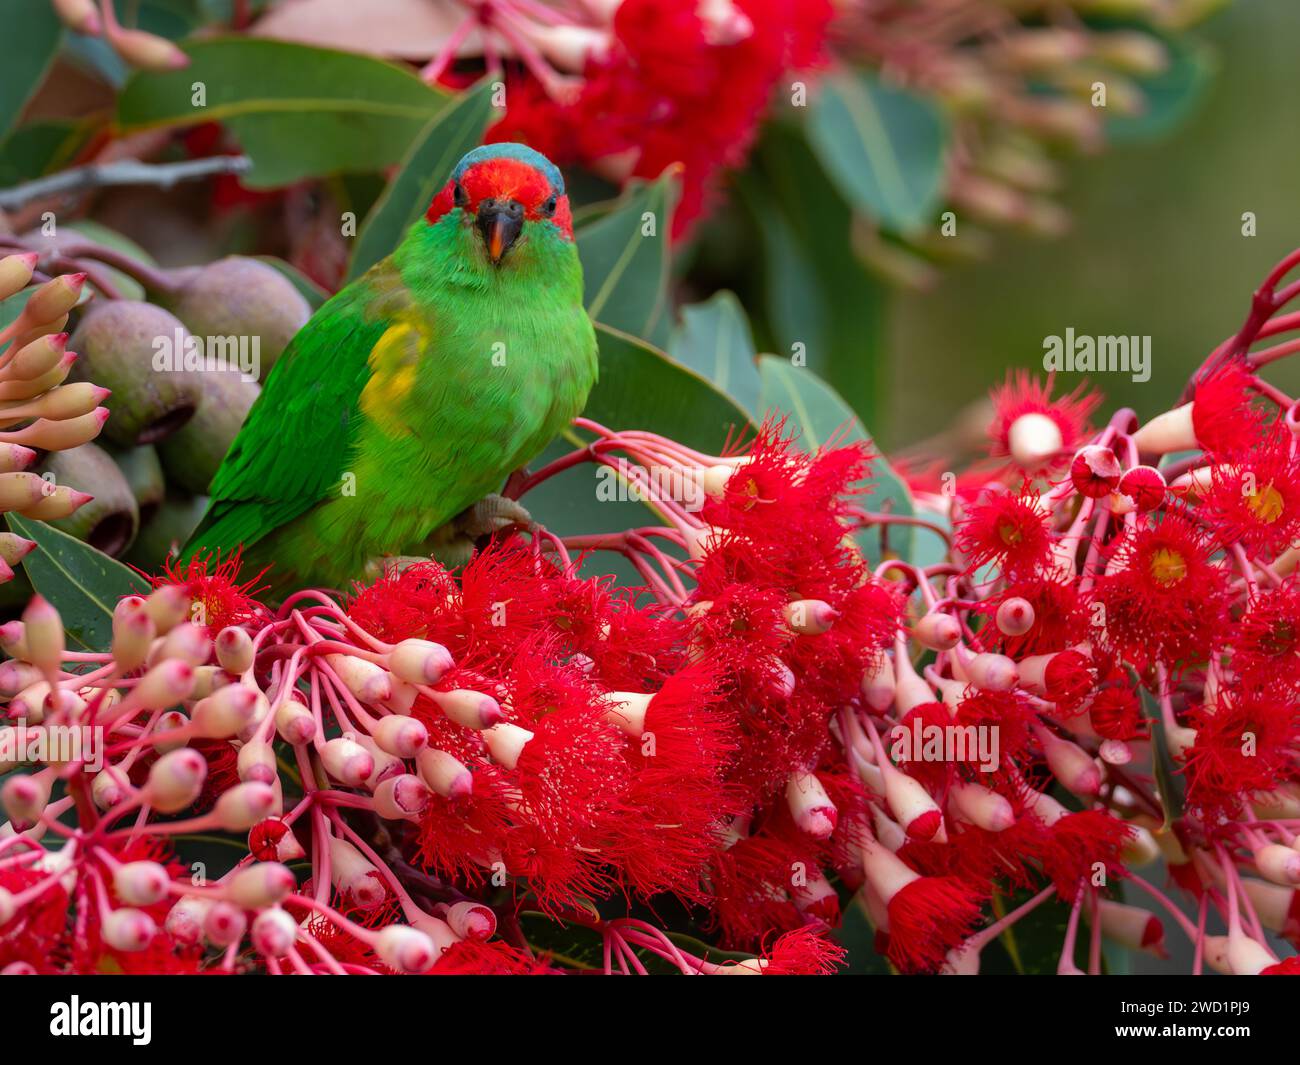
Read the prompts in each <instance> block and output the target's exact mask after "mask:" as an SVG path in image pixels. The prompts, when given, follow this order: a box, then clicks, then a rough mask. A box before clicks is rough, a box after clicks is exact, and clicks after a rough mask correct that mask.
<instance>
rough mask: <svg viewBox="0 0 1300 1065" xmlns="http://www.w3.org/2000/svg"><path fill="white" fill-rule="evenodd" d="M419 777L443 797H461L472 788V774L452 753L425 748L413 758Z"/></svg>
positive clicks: (471, 790)
mask: <svg viewBox="0 0 1300 1065" xmlns="http://www.w3.org/2000/svg"><path fill="white" fill-rule="evenodd" d="M415 765H416V768H417V769H418V770H419V773H420V778H421V779H422V780H423V781H424V782H425V783H426V784H427V785H428V786H429V789H430V790H431V791H434V792H437V793H438V794H439V795H441V796H442V797H443V798H444V799H451V800H453V801H454V800H456V799H463V798H465V797H466V796H467V795H469V794H470V793H471V792H473V790H474V775H473V774H472V773H471V772H470V771H469V769H468V768H467V767H466V766H465V765H464V763H462V762H461V761H460V760H458V759H457V758H456V757H455V756H454V755H451V754H448V753H447V752H446V751H440V750H436V749H433V748H427V747H426V748H425V749H424V750H423V751H421V752H420V753H419V754H418V755H416V758H415Z"/></svg>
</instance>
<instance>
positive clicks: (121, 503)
mask: <svg viewBox="0 0 1300 1065" xmlns="http://www.w3.org/2000/svg"><path fill="white" fill-rule="evenodd" d="M40 472H41V473H42V474H47V475H49V476H50V479H51V480H52V481H53V482H54V483H55V484H61V485H68V486H70V487H72V488H75V489H77V490H78V491H81V492H89V493H90V494H91V495H92V496H94V499H92V500H91V501H90V502H89V503H87V504H85V505H84V506H82V507H80V508H79V509H78V510H77V512H76V513H75V514H71V515H69V516H68V517H66V518H60V519H59V520H58V521H52V522H50V524H51V525H53V526H54V527H55V528H56V529H62V530H63V531H64V532H65V533H68V534H69V535H70V536H75V537H76V538H77V539H78V540H83V541H85V542H86V543H88V544H90V546H91V547H94V548H98V549H99V550H100V551H103V552H104V554H106V555H112V556H113V557H114V558H116V557H117V556H118V555H120V554H122V553H123V552H124V551H125V550H126V549H127V548H128V547H130V546H131V542H132V541H133V540H134V539H135V535H136V532H137V531H138V530H139V528H140V511H139V508H138V507H137V506H136V501H135V496H134V495H133V494H132V492H131V486H130V485H129V484H127V483H126V478H125V477H123V476H122V471H121V470H119V469H118V468H117V464H116V463H115V462H114V461H113V459H112V457H111V456H110V455H109V454H108V452H107V451H105V450H104V449H103V448H102V447H98V446H96V445H95V444H82V445H81V446H80V447H74V448H70V449H69V450H67V451H54V452H51V453H50V454H49V455H48V456H47V457H46V459H45V462H44V463H42V465H41V469H40Z"/></svg>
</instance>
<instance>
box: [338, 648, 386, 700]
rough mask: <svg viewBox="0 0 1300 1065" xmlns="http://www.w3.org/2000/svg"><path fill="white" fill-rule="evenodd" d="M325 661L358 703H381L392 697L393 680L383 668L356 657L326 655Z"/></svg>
mask: <svg viewBox="0 0 1300 1065" xmlns="http://www.w3.org/2000/svg"><path fill="white" fill-rule="evenodd" d="M325 661H326V662H328V663H329V666H330V668H331V669H333V670H334V672H335V673H336V674H338V678H339V680H340V681H342V682H343V686H344V687H345V688H347V690H348V691H350V692H351V693H352V694H353V695H354V696H355V697H356V698H357V700H358V701H360V702H363V703H381V702H383V701H384V700H385V699H388V698H391V697H392V694H393V678H392V676H391V675H390V674H389V672H388V671H387V670H386V669H384V668H383V667H381V666H377V665H375V664H374V663H373V662H367V661H366V660H365V659H364V658H357V657H356V656H355V655H342V654H339V655H326V656H325Z"/></svg>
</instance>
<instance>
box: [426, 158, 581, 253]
mask: <svg viewBox="0 0 1300 1065" xmlns="http://www.w3.org/2000/svg"><path fill="white" fill-rule="evenodd" d="M460 183H461V187H462V188H463V189H464V190H465V195H466V197H467V198H468V200H469V202H468V204H466V205H465V208H464V210H465V211H466V212H468V213H469V214H476V213H477V212H478V206H479V204H480V203H482V202H483V201H484V200H517V201H518V202H519V203H521V204H522V205H523V208H524V217H525V218H527V219H528V220H529V221H531V222H536V221H541V220H543V219H545V218H546V217H547V216H546V215H545V214H543V213H542V205H543V204H544V203H546V201H547V200H549V199H550V198H551V196H552V191H551V183H550V182H549V181H548V180H547V179H546V175H545V174H543V173H542V172H541V171H540V170H538V169H537V168H536V167H532V166H529V165H528V164H527V163H525V162H522V161H520V160H518V159H507V158H501V159H486V160H484V161H483V162H481V163H477V164H475V165H474V166H472V167H470V168H469V169H468V170H466V171H465V173H464V175H463V176H462V177H461V181H460ZM455 190H456V184H455V182H454V181H449V182H447V184H446V186H445V187H444V188H443V190H442V191H441V192H439V193H438V195H437V196H435V197H434V199H433V202H432V203H431V204H429V210H428V211H427V212H426V213H425V218H426V219H427V220H428V221H429V223H430V224H431V225H432V224H433V223H434V222H436V221H438V219H439V218H441V217H442V216H443V215H445V214H446V213H447V212H448V211H450V210H452V209H453V208H454V207H455V206H456V201H455ZM550 220H551V221H552V222H554V223H555V225H556V226H557V227H558V228H559V230H560V232H562V233H563V234H564V235H565V236H567V237H570V238H571V237H572V236H573V215H572V212H571V211H570V209H569V198H568V197H567V196H561V197H559V198H558V199H557V201H556V205H555V213H554V214H553V215H551V216H550Z"/></svg>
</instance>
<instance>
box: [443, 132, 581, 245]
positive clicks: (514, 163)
mask: <svg viewBox="0 0 1300 1065" xmlns="http://www.w3.org/2000/svg"><path fill="white" fill-rule="evenodd" d="M452 212H456V213H457V214H458V215H459V216H460V218H461V219H462V221H463V223H464V224H465V225H466V226H472V227H473V228H474V229H475V231H476V232H477V234H478V237H479V239H480V240H481V241H482V246H483V253H484V255H486V256H487V258H488V261H489V262H491V263H492V265H493V266H497V267H499V266H501V264H502V262H503V261H505V259H506V254H507V253H508V252H509V251H510V249H511V248H513V247H515V246H516V245H517V244H521V243H523V242H524V241H526V240H527V239H528V235H529V232H530V230H531V229H532V227H539V226H545V227H547V230H548V231H550V232H551V233H553V234H556V235H558V236H559V237H561V238H563V239H564V240H568V241H572V240H573V215H572V213H571V212H570V210H569V198H568V196H566V195H565V194H564V178H563V177H562V176H561V175H560V171H559V169H558V168H557V167H556V165H555V164H554V163H552V162H551V161H550V160H549V159H547V158H546V156H544V155H542V154H541V153H540V152H536V151H533V149H532V148H528V147H525V146H524V145H522V144H485V145H483V147H481V148H475V149H474V150H473V151H472V152H469V153H467V154H466V155H465V157H464V158H463V159H461V161H460V162H459V163H457V164H456V168H455V169H454V170H453V171H452V172H451V178H450V179H449V180H448V182H447V184H446V185H445V186H443V188H442V191H440V192H439V193H438V195H437V196H435V197H434V199H433V202H432V203H431V204H430V205H429V210H428V211H427V212H426V213H425V218H426V219H427V220H428V222H429V224H430V225H434V224H435V223H437V222H439V221H441V220H442V219H443V218H444V217H446V216H447V215H449V214H451V213H452Z"/></svg>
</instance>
